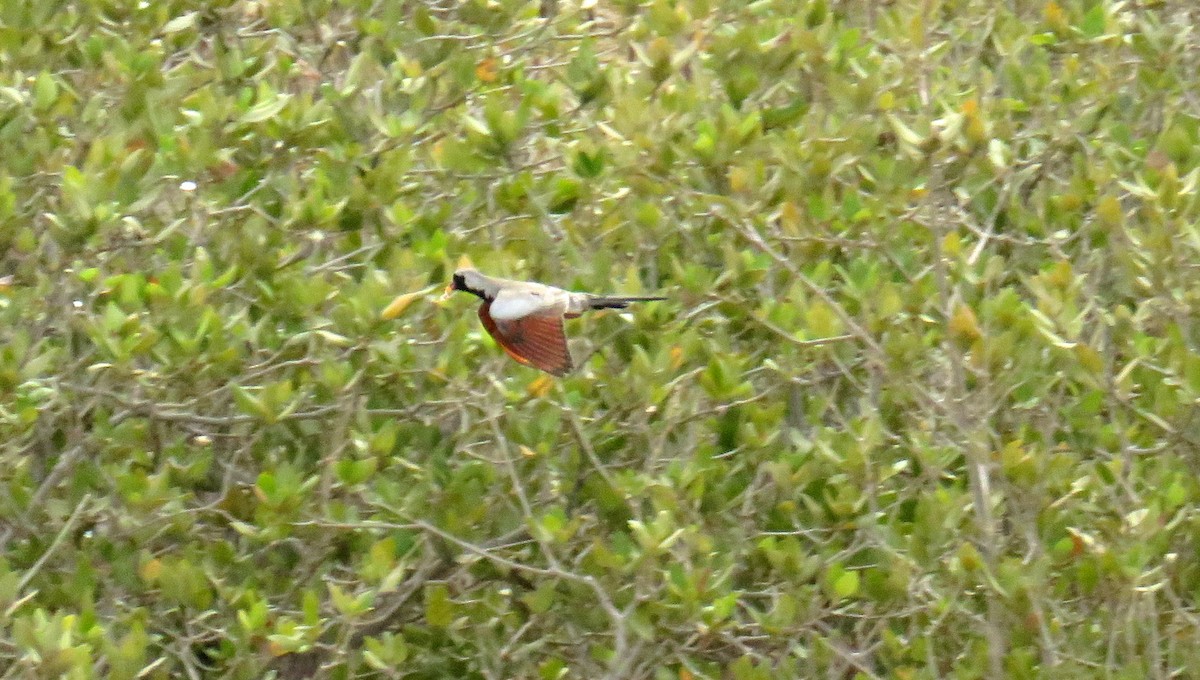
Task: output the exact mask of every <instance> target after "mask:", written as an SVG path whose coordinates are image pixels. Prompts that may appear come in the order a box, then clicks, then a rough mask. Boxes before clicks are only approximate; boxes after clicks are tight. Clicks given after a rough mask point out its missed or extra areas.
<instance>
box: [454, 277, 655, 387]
mask: <svg viewBox="0 0 1200 680" xmlns="http://www.w3.org/2000/svg"><path fill="white" fill-rule="evenodd" d="M446 290H447V292H449V291H455V290H461V291H464V292H467V293H471V294H472V295H475V296H477V297H479V299H481V300H483V305H481V306H480V307H479V320H480V321H482V322H483V327H484V328H485V329H486V330H487V332H488V333H489V334H490V335H491V336H492V337H493V338H495V340H496V342H497V343H498V344H499V345H500V346H501V347H502V348H504V351H505V352H507V353H508V354H509V356H511V357H512V358H514V359H516V360H517V361H519V362H521V363H522V364H525V365H526V366H532V367H534V368H538V369H541V370H543V371H546V372H547V373H550V374H552V375H558V376H561V375H566V374H567V373H568V372H570V371H571V369H572V368H573V362H572V361H571V353H570V351H569V350H568V348H567V335H566V331H565V330H564V329H563V319H564V318H566V319H573V318H575V317H577V316H579V315H580V314H583V313H584V312H586V311H589V310H592V309H624V308H625V307H628V306H629V303H631V302H648V301H652V300H665V299H666V298H663V297H657V296H640V295H635V296H611V295H593V294H592V293H578V292H574V291H569V290H563V289H562V288H555V287H554V286H547V285H545V284H542V283H534V282H532V281H512V280H509V279H500V278H495V277H491V276H485V275H484V274H481V273H479V272H478V271H476V270H474V269H460V270H458V271H456V272H454V278H453V280H452V281H451V283H450V285H449V286H448V287H447V289H446Z"/></svg>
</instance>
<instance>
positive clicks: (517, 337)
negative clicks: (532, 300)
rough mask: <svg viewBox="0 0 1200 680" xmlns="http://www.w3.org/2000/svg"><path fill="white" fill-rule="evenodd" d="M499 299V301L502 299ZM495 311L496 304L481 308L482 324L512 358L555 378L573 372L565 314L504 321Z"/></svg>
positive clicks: (523, 317)
mask: <svg viewBox="0 0 1200 680" xmlns="http://www.w3.org/2000/svg"><path fill="white" fill-rule="evenodd" d="M496 297H497V300H499V297H500V296H496ZM495 307H496V302H495V301H492V302H485V303H483V305H482V306H481V307H480V308H479V320H480V321H482V322H483V327H484V328H485V329H486V330H487V332H488V334H490V335H491V336H492V337H493V338H495V339H496V342H497V343H498V344H499V345H500V346H501V347H503V348H504V351H505V352H508V355H509V356H511V357H512V358H514V359H516V360H517V361H519V362H521V363H522V364H525V365H526V366H532V367H534V368H537V369H541V370H543V371H545V372H547V373H549V374H551V375H558V376H562V375H566V374H567V373H569V372H570V371H571V369H572V368H573V365H572V362H571V352H570V350H569V349H567V333H566V331H565V330H563V319H562V314H561V313H557V312H552V313H550V314H546V313H542V314H530V315H527V316H522V317H520V318H517V319H500V318H497V317H496V316H495V314H494V313H493V311H494V310H495Z"/></svg>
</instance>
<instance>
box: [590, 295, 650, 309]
mask: <svg viewBox="0 0 1200 680" xmlns="http://www.w3.org/2000/svg"><path fill="white" fill-rule="evenodd" d="M666 299H667V298H665V297H662V296H659V295H593V296H591V297H589V298H588V309H625V308H626V307H628V306H629V303H631V302H654V301H655V300H666Z"/></svg>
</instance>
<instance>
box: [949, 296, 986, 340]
mask: <svg viewBox="0 0 1200 680" xmlns="http://www.w3.org/2000/svg"><path fill="white" fill-rule="evenodd" d="M948 325H949V327H950V337H951V338H953V339H954V340H956V341H958V342H960V343H962V344H964V345H969V344H971V343H972V342H975V341H976V340H978V339H979V338H981V337H983V330H982V329H980V328H979V319H978V318H976V317H975V312H974V310H972V309H971V308H970V307H968V306H966V305H963V304H960V305H959V306H958V307H956V308H955V309H954V314H952V315H951V316H950V323H949V324H948Z"/></svg>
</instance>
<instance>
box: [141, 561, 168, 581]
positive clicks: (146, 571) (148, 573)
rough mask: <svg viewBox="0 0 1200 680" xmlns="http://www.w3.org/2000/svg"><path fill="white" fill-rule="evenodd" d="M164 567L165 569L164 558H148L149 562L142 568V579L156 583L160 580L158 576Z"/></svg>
mask: <svg viewBox="0 0 1200 680" xmlns="http://www.w3.org/2000/svg"><path fill="white" fill-rule="evenodd" d="M162 569H163V565H162V560H160V559H158V558H154V559H152V560H147V562H146V563H145V564H143V565H142V569H141V576H142V580H143V581H146V582H147V583H154V582H155V581H157V580H158V577H159V576H160V575H161V574H162Z"/></svg>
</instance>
